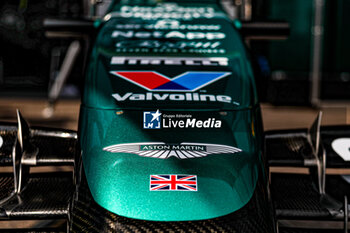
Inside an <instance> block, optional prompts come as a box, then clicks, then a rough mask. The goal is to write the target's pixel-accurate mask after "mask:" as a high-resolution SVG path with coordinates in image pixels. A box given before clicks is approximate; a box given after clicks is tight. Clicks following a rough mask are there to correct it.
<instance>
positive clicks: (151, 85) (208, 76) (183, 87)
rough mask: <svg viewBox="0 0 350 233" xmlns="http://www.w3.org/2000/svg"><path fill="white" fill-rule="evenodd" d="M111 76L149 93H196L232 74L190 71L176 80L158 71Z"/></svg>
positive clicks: (113, 72)
mask: <svg viewBox="0 0 350 233" xmlns="http://www.w3.org/2000/svg"><path fill="white" fill-rule="evenodd" d="M111 74H113V75H116V76H117V77H120V78H123V79H125V80H127V81H129V82H131V83H133V84H135V85H137V86H139V87H142V88H144V89H146V90H148V91H157V92H158V91H167V92H194V91H197V90H199V89H201V88H203V87H205V86H208V85H209V84H211V83H213V82H216V81H218V80H219V79H222V78H224V77H226V76H228V75H230V74H231V73H230V72H209V71H208V72H200V71H189V72H185V73H182V74H180V75H178V76H176V77H174V78H169V77H167V76H165V75H162V74H160V73H158V72H156V71H111Z"/></svg>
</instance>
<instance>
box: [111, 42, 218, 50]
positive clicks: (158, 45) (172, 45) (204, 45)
mask: <svg viewBox="0 0 350 233" xmlns="http://www.w3.org/2000/svg"><path fill="white" fill-rule="evenodd" d="M220 46H221V42H219V41H174V42H172V41H158V40H136V41H133V40H127V41H120V42H117V43H116V44H115V47H116V48H134V49H141V48H150V49H159V50H160V49H218V48H219V47H220Z"/></svg>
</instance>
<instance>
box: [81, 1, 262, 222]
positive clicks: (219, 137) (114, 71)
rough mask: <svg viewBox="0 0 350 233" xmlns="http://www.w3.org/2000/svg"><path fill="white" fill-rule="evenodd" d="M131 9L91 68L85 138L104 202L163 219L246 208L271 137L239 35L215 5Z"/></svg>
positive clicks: (110, 25) (117, 11)
mask: <svg viewBox="0 0 350 233" xmlns="http://www.w3.org/2000/svg"><path fill="white" fill-rule="evenodd" d="M122 2H123V1H122ZM127 2H128V1H124V2H123V3H124V4H123V5H116V6H115V7H114V8H111V12H110V13H109V14H107V15H106V17H105V18H104V20H103V22H102V23H101V28H100V32H99V34H98V36H97V39H96V42H95V45H94V48H93V51H92V56H91V58H90V65H89V67H88V69H87V77H86V82H85V93H84V98H83V105H82V108H81V125H80V129H81V132H80V135H81V136H80V139H81V147H82V156H83V165H84V170H85V174H86V177H87V181H88V185H89V188H90V190H91V193H92V196H93V198H94V200H95V201H96V202H97V203H98V204H99V205H101V206H102V207H104V208H105V209H107V210H109V211H111V212H113V213H116V214H118V215H121V216H125V217H130V218H136V219H144V220H154V221H188V220H201V219H210V218H215V217H219V216H223V215H226V214H229V213H232V212H234V211H236V210H239V209H240V208H242V207H243V206H244V205H245V204H246V203H247V202H248V201H249V200H250V198H251V197H252V195H253V193H254V190H255V186H256V182H257V179H258V167H259V163H260V156H261V155H260V149H259V144H260V142H259V140H258V139H259V137H260V136H261V135H257V134H259V132H255V130H256V129H254V125H256V122H257V121H258V117H257V116H256V113H257V112H258V110H257V108H256V106H257V100H256V93H255V84H254V81H253V76H252V72H251V68H250V64H249V62H248V60H247V57H246V52H245V49H244V46H243V44H242V41H241V39H240V36H239V34H238V32H237V31H236V30H235V28H234V27H233V26H232V24H231V22H230V21H229V20H228V19H227V18H226V17H225V16H224V14H223V13H222V11H221V10H220V9H219V8H218V7H217V6H216V5H215V4H214V5H210V4H207V5H200V4H196V5H195V6H191V5H186V4H179V3H178V4H175V3H164V4H159V3H158V4H154V5H152V4H151V5H141V6H136V5H132V4H127Z"/></svg>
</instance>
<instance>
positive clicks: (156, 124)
mask: <svg viewBox="0 0 350 233" xmlns="http://www.w3.org/2000/svg"><path fill="white" fill-rule="evenodd" d="M161 115H162V113H160V112H159V110H157V111H156V112H143V128H144V129H160V128H161Z"/></svg>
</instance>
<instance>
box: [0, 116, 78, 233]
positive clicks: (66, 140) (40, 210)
mask: <svg viewBox="0 0 350 233" xmlns="http://www.w3.org/2000/svg"><path fill="white" fill-rule="evenodd" d="M17 118H18V124H8V123H0V231H1V230H10V229H11V230H12V231H13V230H15V231H25V230H26V229H31V230H33V229H36V230H37V231H39V232H40V231H66V229H67V220H68V212H69V203H70V199H71V197H72V195H73V191H74V182H73V181H74V161H75V155H76V151H77V150H76V148H77V134H76V132H74V131H67V130H58V129H48V128H29V126H28V124H27V122H26V121H25V120H24V119H23V117H22V116H21V114H20V112H19V111H17ZM36 230H35V231H36Z"/></svg>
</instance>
